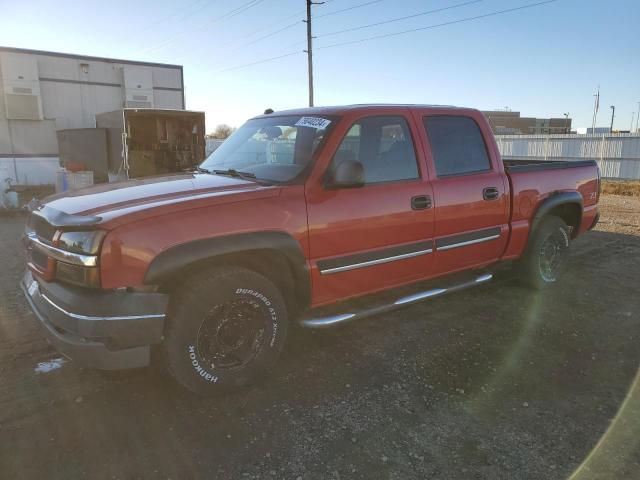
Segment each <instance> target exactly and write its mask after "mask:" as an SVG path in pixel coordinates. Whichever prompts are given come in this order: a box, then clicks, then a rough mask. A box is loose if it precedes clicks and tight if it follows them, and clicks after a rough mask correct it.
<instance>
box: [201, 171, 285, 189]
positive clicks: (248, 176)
mask: <svg viewBox="0 0 640 480" xmlns="http://www.w3.org/2000/svg"><path fill="white" fill-rule="evenodd" d="M209 173H213V174H214V175H229V176H230V177H234V178H241V179H242V180H247V181H248V182H255V183H258V184H260V185H273V182H270V181H269V180H263V179H262V178H257V177H256V174H255V173H251V172H240V171H238V170H236V169H235V168H228V169H226V170H211V171H210V172H209Z"/></svg>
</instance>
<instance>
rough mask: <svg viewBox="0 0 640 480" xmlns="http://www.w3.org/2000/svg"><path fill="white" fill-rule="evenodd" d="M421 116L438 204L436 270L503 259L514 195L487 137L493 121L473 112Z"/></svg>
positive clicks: (436, 212)
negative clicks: (510, 205) (489, 122)
mask: <svg viewBox="0 0 640 480" xmlns="http://www.w3.org/2000/svg"><path fill="white" fill-rule="evenodd" d="M419 117H420V118H419V122H420V124H421V125H422V127H423V130H422V132H421V134H422V135H423V141H424V142H425V146H426V154H427V155H426V156H427V164H428V165H429V167H430V168H429V171H430V172H429V173H430V178H431V185H432V188H433V196H434V204H435V224H434V237H435V251H434V253H435V255H434V263H435V264H434V267H433V274H434V275H440V274H443V273H451V272H454V271H458V270H464V269H468V268H471V267H481V266H483V265H486V264H489V263H492V262H494V261H496V260H498V259H499V257H500V256H501V255H502V252H503V251H504V248H505V246H506V243H507V241H508V234H509V225H508V215H509V196H508V185H506V184H505V175H504V167H503V165H502V162H501V161H500V158H499V156H498V154H497V147H495V143H494V142H491V143H490V144H487V142H486V141H485V138H489V139H490V140H492V139H493V136H492V133H491V130H490V127H489V125H488V123H487V122H486V120H485V119H484V117H483V116H482V114H481V113H480V112H477V111H472V110H461V113H459V114H455V115H452V114H450V113H449V112H448V113H447V114H440V113H438V112H437V111H435V112H434V111H432V110H426V111H424V112H422V113H420V115H419ZM416 120H418V119H416Z"/></svg>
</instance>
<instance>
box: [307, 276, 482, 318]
mask: <svg viewBox="0 0 640 480" xmlns="http://www.w3.org/2000/svg"><path fill="white" fill-rule="evenodd" d="M492 278H493V275H492V274H490V273H486V274H483V275H480V276H479V277H476V278H475V279H473V280H468V281H464V282H461V283H457V284H454V285H451V286H448V287H447V288H432V289H430V290H423V291H419V292H416V293H412V294H411V295H406V296H403V297H400V298H398V299H396V300H392V301H390V302H387V303H383V304H378V305H372V306H370V307H369V308H364V309H360V310H358V309H354V310H353V311H351V312H349V311H347V312H343V313H337V314H336V313H334V314H331V315H326V316H314V312H313V311H311V312H309V313H308V314H307V316H303V317H302V318H301V319H300V320H299V323H300V325H301V326H303V327H305V328H328V327H333V326H334V325H339V324H343V323H346V322H351V321H353V320H360V319H361V318H366V317H370V316H372V315H379V314H381V313H386V312H390V311H392V310H396V309H398V308H401V307H406V306H407V305H411V304H413V303H417V302H421V301H422V300H426V299H428V298H434V297H440V296H442V295H445V294H447V293H451V292H457V291H459V290H464V289H465V288H469V287H473V286H476V285H480V284H482V283H486V282H488V281H489V280H491V279H492Z"/></svg>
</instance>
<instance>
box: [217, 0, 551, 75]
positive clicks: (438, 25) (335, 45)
mask: <svg viewBox="0 0 640 480" xmlns="http://www.w3.org/2000/svg"><path fill="white" fill-rule="evenodd" d="M556 1H558V0H546V1H542V2H536V3H530V4H527V5H521V6H519V7H514V8H508V9H505V10H499V11H496V12H490V13H486V14H483V15H476V16H473V17H466V18H461V19H458V20H452V21H449V22H443V23H438V24H434V25H427V26H425V27H420V28H413V29H410V30H403V31H400V32H393V33H387V34H384V35H375V36H372V37H366V38H362V39H358V40H351V41H348V42H340V43H335V44H331V45H324V46H320V47H315V49H316V50H317V49H325V48H334V47H340V46H343V45H351V44H355V43H362V42H367V41H369V40H377V39H380V38H387V37H393V36H396V35H403V34H406V33H412V32H418V31H422V30H429V29H432V28H437V27H444V26H447V25H454V24H457V23H463V22H470V21H473V20H478V19H482V18H487V17H492V16H496V15H501V14H505V13H509V12H515V11H517V10H524V9H526V8H532V7H537V6H539V5H545V4H548V3H554V2H556ZM300 53H303V52H301V51H295V52H289V53H285V54H283V55H279V56H277V57H270V58H265V59H262V60H257V61H255V62H251V63H245V64H242V65H236V66H233V67H229V68H226V69H223V70H218V71H217V72H216V73H224V72H230V71H233V70H239V69H242V68H246V67H250V66H253V65H258V64H261V63H267V62H271V61H274V60H279V59H281V58H285V57H290V56H293V55H297V54H300Z"/></svg>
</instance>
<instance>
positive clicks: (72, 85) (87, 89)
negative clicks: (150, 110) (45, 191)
mask: <svg viewBox="0 0 640 480" xmlns="http://www.w3.org/2000/svg"><path fill="white" fill-rule="evenodd" d="M28 62H30V64H32V66H33V67H34V68H32V69H31V70H33V71H34V72H33V76H34V78H33V79H32V80H33V81H32V82H31V83H30V84H29V85H28V86H29V87H32V88H33V89H34V90H35V94H37V95H38V96H39V102H40V105H41V107H42V112H41V113H42V115H41V116H40V118H39V119H33V120H21V119H16V117H12V116H10V115H8V114H7V109H6V105H5V104H6V98H7V93H9V94H10V93H11V92H12V91H13V90H14V89H15V87H16V86H17V87H20V86H21V85H20V84H19V79H20V78H22V77H23V76H24V75H22V71H18V67H21V66H23V64H26V63H28ZM16 65H17V66H16ZM14 67H15V68H14ZM21 68H22V67H21ZM25 68H26V67H25ZM14 70H15V71H14ZM127 70H132V71H133V72H134V73H139V72H142V73H143V74H145V75H144V76H145V77H146V78H147V79H148V82H147V83H146V84H145V82H143V81H136V82H134V84H133V85H127V84H126V82H125V75H124V73H125V71H127ZM14 77H15V78H14ZM134 77H135V75H134ZM25 78H26V77H25ZM16 79H18V80H16ZM134 80H135V78H134ZM24 81H25V82H26V80H24ZM14 84H15V85H14ZM36 87H37V88H36ZM138 90H139V91H140V92H141V93H145V94H148V95H149V96H150V97H151V99H150V102H149V103H151V105H150V106H153V107H155V108H169V109H184V104H183V92H184V88H183V85H182V67H180V66H177V65H161V64H155V63H144V62H130V61H127V60H113V59H102V58H96V57H85V56H79V55H68V54H59V53H55V52H40V51H31V50H19V49H11V48H5V47H0V166H6V167H7V168H8V172H9V174H10V175H11V180H12V182H13V183H18V184H27V185H30V184H39V183H54V182H55V170H56V168H57V167H58V142H57V139H56V131H57V130H63V129H68V128H91V127H93V126H94V125H95V115H96V114H98V113H103V112H108V111H112V110H118V109H120V108H122V107H123V106H124V105H125V102H126V101H127V96H128V95H129V94H130V93H138ZM147 98H148V97H147Z"/></svg>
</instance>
